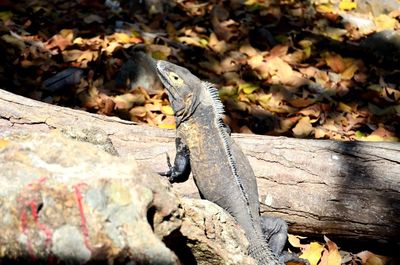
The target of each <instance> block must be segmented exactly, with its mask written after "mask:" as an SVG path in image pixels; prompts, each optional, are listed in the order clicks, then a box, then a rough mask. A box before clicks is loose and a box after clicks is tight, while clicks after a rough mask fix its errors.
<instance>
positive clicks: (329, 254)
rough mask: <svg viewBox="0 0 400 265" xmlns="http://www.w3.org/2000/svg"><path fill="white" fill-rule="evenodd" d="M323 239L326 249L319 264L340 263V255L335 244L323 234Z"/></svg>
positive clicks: (334, 264)
mask: <svg viewBox="0 0 400 265" xmlns="http://www.w3.org/2000/svg"><path fill="white" fill-rule="evenodd" d="M324 240H325V242H326V246H327V247H328V249H325V250H324V252H323V255H322V257H321V262H320V263H319V265H340V264H341V263H342V257H341V256H340V253H339V249H338V247H337V245H336V244H335V243H334V242H333V241H331V240H330V239H329V238H327V237H326V236H324Z"/></svg>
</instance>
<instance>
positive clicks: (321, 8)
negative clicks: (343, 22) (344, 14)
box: [316, 5, 334, 13]
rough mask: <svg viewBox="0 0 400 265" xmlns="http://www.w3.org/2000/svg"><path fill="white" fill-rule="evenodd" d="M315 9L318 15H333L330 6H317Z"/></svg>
mask: <svg viewBox="0 0 400 265" xmlns="http://www.w3.org/2000/svg"><path fill="white" fill-rule="evenodd" d="M316 9H317V12H320V13H334V10H333V8H332V5H318V6H317V8H316Z"/></svg>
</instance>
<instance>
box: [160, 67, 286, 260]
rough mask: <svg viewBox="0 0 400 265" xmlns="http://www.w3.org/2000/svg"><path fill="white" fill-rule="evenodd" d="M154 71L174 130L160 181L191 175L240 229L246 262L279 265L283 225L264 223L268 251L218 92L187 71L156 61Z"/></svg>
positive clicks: (252, 182) (252, 180)
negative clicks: (172, 117) (172, 148)
mask: <svg viewBox="0 0 400 265" xmlns="http://www.w3.org/2000/svg"><path fill="white" fill-rule="evenodd" d="M156 71H157V74H158V76H159V78H160V79H161V81H162V83H163V84H164V86H165V88H166V90H167V94H168V97H169V99H170V102H171V105H172V108H173V110H174V112H175V117H176V128H177V138H176V148H177V154H176V157H175V163H174V166H171V164H170V162H169V158H168V165H169V171H168V172H165V173H164V174H162V175H165V176H168V177H169V180H170V181H171V182H182V181H185V180H186V179H187V178H188V176H189V174H190V171H192V173H193V177H194V180H195V183H196V186H197V187H198V189H199V192H200V195H201V196H202V197H203V198H204V199H207V200H209V201H212V202H214V203H216V204H217V205H219V206H221V207H222V208H224V209H225V210H227V211H228V212H229V213H230V214H231V215H232V216H233V217H234V218H235V219H236V221H237V222H238V223H239V225H240V226H241V227H242V228H243V230H244V231H245V234H246V237H247V238H248V240H249V243H250V245H249V254H250V256H252V257H253V258H254V259H255V260H257V261H258V263H259V264H282V263H283V262H282V261H279V260H278V258H277V256H276V255H280V254H281V251H282V249H283V247H284V245H285V243H286V239H287V234H286V233H287V225H286V223H285V222H284V221H283V220H281V219H278V218H275V219H265V220H266V222H265V224H266V225H267V227H264V228H265V229H264V232H266V233H268V234H267V235H266V238H268V239H269V243H270V246H269V245H268V243H267V241H266V239H265V238H264V235H263V231H262V226H261V224H262V220H261V218H260V215H259V207H260V205H259V201H258V190H257V183H256V177H255V175H254V173H253V170H252V168H251V166H250V164H249V161H248V160H247V158H246V157H245V155H244V154H243V152H242V150H241V149H240V148H239V147H238V145H237V144H236V143H235V142H234V141H233V140H232V138H231V137H230V133H229V131H228V130H229V129H227V127H226V126H225V124H224V123H223V121H222V114H223V105H222V103H221V101H220V100H219V96H218V91H217V90H216V88H215V87H214V86H213V85H212V84H210V83H207V82H204V81H201V80H200V79H199V78H197V77H196V76H195V75H193V74H192V73H191V72H190V71H189V70H187V69H186V68H183V67H180V66H177V65H175V64H172V63H169V62H166V61H157V63H156ZM189 158H190V160H189ZM271 249H273V250H274V251H275V252H276V254H274V253H273V251H271Z"/></svg>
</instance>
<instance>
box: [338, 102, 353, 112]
mask: <svg viewBox="0 0 400 265" xmlns="http://www.w3.org/2000/svg"><path fill="white" fill-rule="evenodd" d="M337 109H338V110H340V111H343V112H349V113H350V112H351V111H352V109H351V107H350V106H349V105H346V104H344V103H343V102H339V104H338V106H337Z"/></svg>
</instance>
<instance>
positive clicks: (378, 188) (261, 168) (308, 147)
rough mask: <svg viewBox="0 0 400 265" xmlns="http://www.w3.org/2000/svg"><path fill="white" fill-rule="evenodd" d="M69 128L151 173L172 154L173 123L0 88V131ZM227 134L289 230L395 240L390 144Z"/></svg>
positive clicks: (395, 153)
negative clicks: (153, 123) (149, 122)
mask: <svg viewBox="0 0 400 265" xmlns="http://www.w3.org/2000/svg"><path fill="white" fill-rule="evenodd" d="M71 128H75V129H76V128H78V129H79V130H95V131H101V132H103V133H104V134H105V135H106V136H107V137H108V138H109V139H110V140H111V142H112V144H113V146H114V148H115V149H116V151H117V152H118V153H119V155H121V156H127V155H131V156H133V157H135V158H136V159H137V160H139V161H141V162H143V163H146V164H148V165H149V166H150V167H151V168H152V169H154V170H155V171H159V172H160V171H165V170H166V166H167V164H166V158H165V153H169V154H170V155H173V153H174V149H175V147H174V131H173V130H161V129H158V128H153V127H148V126H142V125H137V124H134V123H132V122H129V121H124V120H120V119H118V118H115V117H106V116H100V115H96V114H91V113H87V112H84V111H79V110H72V109H68V108H63V107H59V106H52V105H49V104H45V103H41V102H37V101H33V100H31V99H27V98H24V97H21V96H17V95H14V94H11V93H9V92H6V91H3V90H0V136H1V135H2V133H1V132H3V133H4V132H7V131H13V130H27V129H29V130H31V131H49V130H52V129H59V130H64V131H68V130H70V129H71ZM233 137H234V138H235V140H236V141H237V142H238V143H239V145H240V146H241V147H242V148H243V150H244V152H245V154H246V155H247V156H248V158H249V160H250V163H251V165H252V167H253V169H254V172H255V174H256V176H257V181H258V188H259V193H260V201H261V202H262V207H261V211H262V213H263V214H271V215H275V216H279V217H282V218H284V219H285V220H287V221H288V223H289V227H290V230H291V232H292V233H297V234H307V235H319V236H320V235H321V234H326V235H328V236H331V237H334V238H335V237H336V238H337V237H344V238H347V239H348V238H353V239H367V240H371V239H372V240H377V241H379V242H386V243H390V245H392V246H393V245H395V244H393V243H397V242H398V241H399V240H398V238H399V237H400V220H399V218H398V217H399V216H400V179H399V177H400V145H399V144H398V143H377V142H375V143H370V142H334V141H328V140H303V139H290V138H284V137H268V136H259V135H243V134H242V135H238V134H233ZM216 162H217V161H216ZM174 188H175V189H176V190H177V191H178V192H179V193H180V194H181V195H183V196H192V197H193V196H194V197H196V196H198V194H197V189H196V188H195V186H194V184H193V181H192V180H189V181H187V182H185V183H181V184H174ZM397 244H398V243H397ZM397 247H398V246H397Z"/></svg>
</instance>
